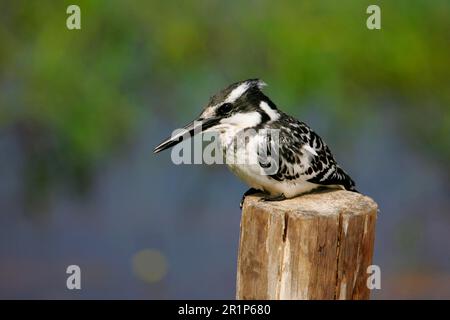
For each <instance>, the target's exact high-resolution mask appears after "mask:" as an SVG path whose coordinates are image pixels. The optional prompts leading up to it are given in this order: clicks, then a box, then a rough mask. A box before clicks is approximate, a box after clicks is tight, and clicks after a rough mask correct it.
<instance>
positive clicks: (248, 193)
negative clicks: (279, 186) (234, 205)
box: [239, 188, 261, 209]
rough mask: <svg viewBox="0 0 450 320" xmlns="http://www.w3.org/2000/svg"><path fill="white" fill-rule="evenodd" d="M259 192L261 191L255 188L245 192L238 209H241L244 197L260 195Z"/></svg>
mask: <svg viewBox="0 0 450 320" xmlns="http://www.w3.org/2000/svg"><path fill="white" fill-rule="evenodd" d="M260 192H261V191H259V190H258V189H255V188H250V189H248V190H247V191H245V193H244V194H243V195H242V199H241V203H240V204H239V208H241V209H242V206H243V205H244V200H245V197H246V196H250V195H252V194H255V193H260Z"/></svg>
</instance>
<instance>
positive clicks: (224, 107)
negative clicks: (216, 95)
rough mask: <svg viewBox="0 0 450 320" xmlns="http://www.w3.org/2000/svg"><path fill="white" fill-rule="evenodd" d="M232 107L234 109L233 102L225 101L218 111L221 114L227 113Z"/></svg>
mask: <svg viewBox="0 0 450 320" xmlns="http://www.w3.org/2000/svg"><path fill="white" fill-rule="evenodd" d="M231 109H233V105H232V104H231V103H224V104H222V105H221V106H220V107H219V109H217V112H218V113H219V114H226V113H228V112H230V111H231Z"/></svg>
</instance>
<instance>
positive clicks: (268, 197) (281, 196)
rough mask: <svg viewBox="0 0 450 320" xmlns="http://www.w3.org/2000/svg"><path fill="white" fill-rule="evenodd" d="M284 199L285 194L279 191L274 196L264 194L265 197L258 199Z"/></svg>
mask: <svg viewBox="0 0 450 320" xmlns="http://www.w3.org/2000/svg"><path fill="white" fill-rule="evenodd" d="M285 199H286V196H285V195H284V193H281V194H277V195H275V196H265V197H263V198H261V199H260V200H259V201H282V200H285Z"/></svg>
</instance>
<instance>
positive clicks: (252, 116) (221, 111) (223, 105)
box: [154, 79, 357, 206]
mask: <svg viewBox="0 0 450 320" xmlns="http://www.w3.org/2000/svg"><path fill="white" fill-rule="evenodd" d="M265 85H266V84H265V83H264V82H263V81H261V80H259V79H250V80H245V81H241V82H237V83H234V84H232V85H230V86H228V87H227V88H225V89H224V90H222V91H220V92H218V93H217V94H215V95H214V96H213V97H211V99H210V101H209V103H208V105H207V106H206V107H205V109H204V110H203V112H202V113H201V114H200V116H199V117H198V118H197V119H196V120H195V121H193V122H191V123H189V124H188V125H186V126H185V127H184V131H182V132H181V133H179V134H177V135H174V136H172V137H170V138H168V139H166V140H165V141H163V142H162V143H161V144H159V145H158V146H157V147H156V148H155V150H154V152H155V153H157V152H160V151H162V150H164V149H167V148H170V147H172V146H174V145H176V144H178V143H179V142H181V141H182V139H183V136H184V137H186V135H187V134H189V136H192V135H194V134H196V133H198V132H200V131H201V132H211V131H212V132H215V133H217V134H218V137H219V143H220V146H221V148H222V150H223V151H224V152H225V154H226V158H233V157H234V158H235V159H236V157H237V158H239V157H242V155H243V154H245V155H246V156H247V157H248V160H249V161H247V162H245V161H244V162H239V161H234V162H233V161H227V162H226V164H227V165H228V166H229V168H230V169H231V171H232V172H233V173H234V174H235V175H237V176H238V177H239V178H240V179H242V180H243V181H244V182H245V183H247V184H248V185H249V186H250V187H251V188H250V189H249V190H248V191H247V192H245V193H244V195H243V198H242V201H243V200H244V198H245V196H247V195H250V194H254V193H258V192H262V193H264V194H265V197H264V198H263V200H266V201H277V200H283V199H286V198H292V197H295V196H298V195H301V194H303V193H307V192H309V191H312V190H313V189H316V188H318V187H322V186H325V187H333V188H341V189H346V190H349V191H355V192H357V191H356V189H355V183H354V182H353V180H352V179H351V178H350V176H349V175H348V174H347V173H346V172H345V171H344V170H343V169H342V168H341V167H339V165H338V164H337V163H336V160H335V159H334V157H333V155H332V154H331V151H330V149H329V148H328V146H327V145H326V144H325V142H324V141H323V140H322V139H321V138H320V137H319V136H318V135H317V134H316V133H315V132H314V131H313V130H311V128H309V127H308V125H306V124H305V123H304V122H301V121H299V120H297V119H295V118H293V117H291V116H289V115H287V114H286V113H284V112H282V111H281V110H279V109H278V108H277V106H276V105H275V103H273V102H272V100H270V99H269V98H268V97H267V96H266V95H265V94H264V93H263V92H262V88H263V87H264V86H265ZM199 126H201V130H198V128H199ZM267 130H275V131H277V133H278V136H277V139H276V141H275V140H274V139H271V138H270V137H269V138H268V136H267V135H266V134H265V133H261V132H267ZM246 131H248V132H250V133H249V134H248V137H247V139H245V141H244V142H243V143H240V144H236V143H235V141H236V140H237V137H238V136H239V135H241V134H243V133H245V132H246ZM274 144H275V145H274ZM261 150H264V151H266V152H261ZM275 156H276V158H277V162H278V165H277V170H276V171H274V172H271V173H270V174H264V173H262V171H261V168H265V167H266V166H267V163H269V162H270V160H271V158H275ZM251 160H253V161H251ZM241 206H242V202H241Z"/></svg>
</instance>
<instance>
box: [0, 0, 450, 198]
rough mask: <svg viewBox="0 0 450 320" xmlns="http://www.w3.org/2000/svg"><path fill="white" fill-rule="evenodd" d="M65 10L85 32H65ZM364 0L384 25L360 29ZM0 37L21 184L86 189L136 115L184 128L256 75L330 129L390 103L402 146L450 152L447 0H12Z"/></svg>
mask: <svg viewBox="0 0 450 320" xmlns="http://www.w3.org/2000/svg"><path fill="white" fill-rule="evenodd" d="M69 4H78V5H79V6H80V7H81V14H82V18H81V23H82V29H81V30H78V31H76V30H75V31H71V30H68V29H67V28H66V26H65V23H66V18H67V14H66V8H67V6H68V5H69ZM370 4H378V5H380V7H381V16H382V29H381V30H380V31H371V30H368V29H367V28H366V19H367V16H368V15H367V14H366V8H367V6H368V5H370ZM0 44H1V45H0V92H1V94H0V124H1V127H2V128H4V129H2V132H3V133H4V132H13V133H14V135H15V136H17V137H18V139H19V140H20V143H21V146H22V147H23V150H24V154H25V156H26V161H27V168H28V169H27V171H28V174H27V175H26V177H27V178H26V179H27V185H28V186H29V187H30V188H36V187H37V188H38V189H40V190H45V189H46V188H47V187H48V186H49V185H51V184H52V183H53V182H55V181H58V180H60V179H69V180H70V181H74V182H75V185H77V186H80V189H83V188H84V187H86V186H87V185H89V177H90V176H91V173H92V172H93V170H95V168H97V167H98V166H100V165H102V164H103V163H104V161H106V160H107V159H108V158H109V157H111V154H112V153H113V152H114V151H115V150H120V149H118V148H119V147H120V146H122V145H123V144H124V143H125V142H126V141H129V140H130V139H131V138H132V137H133V133H134V130H135V128H136V127H137V123H138V121H143V120H142V117H141V116H142V115H145V117H149V116H148V115H151V114H154V115H156V114H159V115H160V116H161V115H163V116H167V117H169V116H170V117H179V118H180V120H181V118H183V120H181V122H180V123H182V122H184V121H186V120H187V119H188V118H191V117H192V115H193V114H197V113H198V112H199V108H200V107H201V104H203V103H205V102H206V101H207V98H208V95H211V94H212V93H214V90H217V89H220V88H222V87H223V86H225V85H227V84H229V83H231V82H235V81H238V80H242V79H246V78H251V77H260V78H262V79H264V80H265V81H266V82H267V83H268V84H269V87H268V89H267V90H268V91H269V93H270V94H271V96H273V97H274V98H275V99H276V101H277V102H279V104H281V105H282V106H283V109H285V110H286V111H289V112H291V113H293V114H296V115H299V114H300V112H301V111H302V110H305V109H306V108H308V103H311V102H315V105H316V106H319V107H320V108H323V109H324V110H323V111H324V112H326V113H328V114H330V116H331V117H332V119H335V120H336V121H335V122H336V123H337V125H336V127H337V128H339V127H340V126H342V125H349V124H350V125H355V126H358V125H362V124H363V123H364V119H366V118H367V117H370V116H371V115H372V114H373V113H374V112H379V111H380V110H379V109H382V108H398V110H399V113H400V114H401V115H402V117H401V120H402V122H401V123H399V126H401V127H402V130H403V131H405V134H408V135H409V136H410V137H411V139H410V140H411V141H413V143H417V144H418V145H421V146H422V147H423V148H425V150H427V151H429V152H430V154H432V155H434V156H435V157H436V158H438V159H441V160H442V161H444V162H445V163H448V161H449V160H450V139H449V136H450V59H449V57H450V2H449V1H448V0H436V1H426V0H397V1H350V0H344V1H331V0H330V1H298V0H291V1H268V0H266V1H264V0H261V1H258V0H253V1H217V0H202V1H200V0H199V1H116V0H104V1H101V0H96V1H9V2H3V3H2V5H1V9H0ZM386 101H387V102H389V103H388V104H385V103H384V102H386ZM199 104H200V105H199ZM380 112H382V111H380ZM139 119H141V120H139ZM144 121H145V119H144ZM150 148H151V146H149V150H150Z"/></svg>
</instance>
